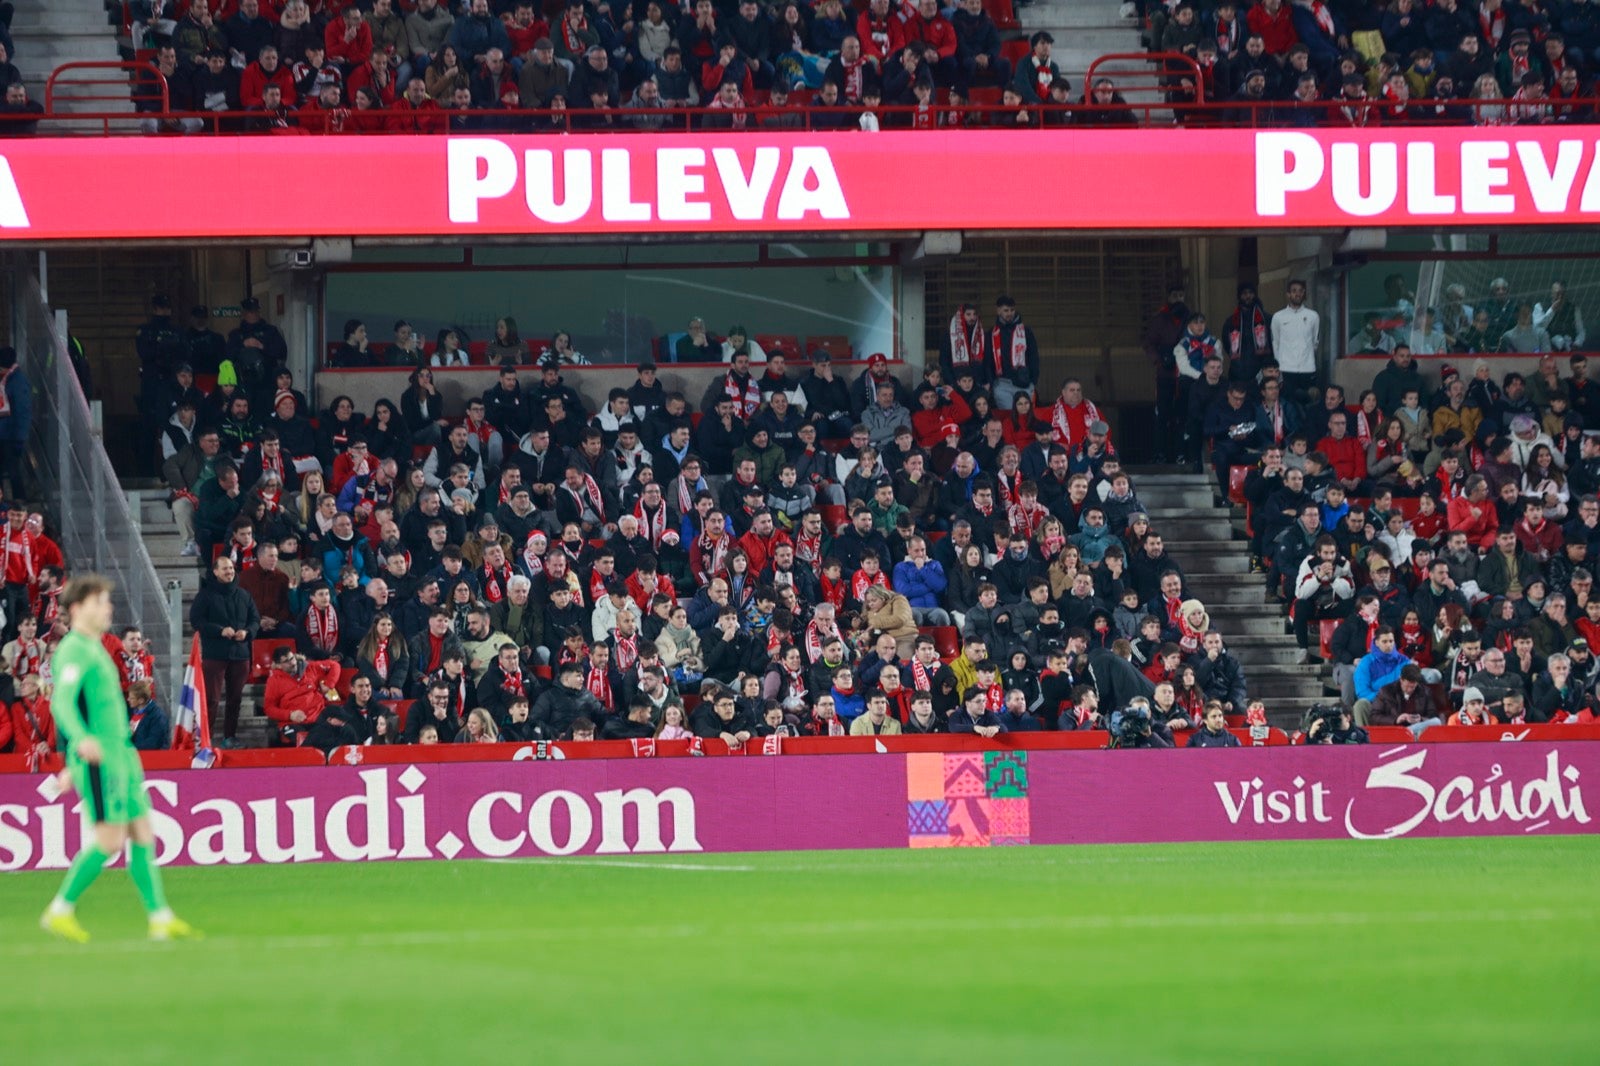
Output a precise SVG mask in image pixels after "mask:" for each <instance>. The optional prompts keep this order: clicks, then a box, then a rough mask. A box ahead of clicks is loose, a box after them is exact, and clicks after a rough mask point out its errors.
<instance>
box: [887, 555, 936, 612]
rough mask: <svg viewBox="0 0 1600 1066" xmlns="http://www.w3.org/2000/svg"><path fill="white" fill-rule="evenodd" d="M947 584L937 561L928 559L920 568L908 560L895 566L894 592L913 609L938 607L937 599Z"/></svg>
mask: <svg viewBox="0 0 1600 1066" xmlns="http://www.w3.org/2000/svg"><path fill="white" fill-rule="evenodd" d="M949 584H950V582H949V581H948V580H947V579H946V578H945V576H944V567H943V566H942V565H941V564H940V563H939V562H938V561H937V560H934V559H929V560H928V561H927V562H925V563H923V564H922V566H921V567H918V566H917V564H916V563H914V562H912V561H911V560H909V559H907V560H905V561H904V562H900V563H896V564H895V568H894V590H895V591H896V592H898V593H900V595H902V596H904V597H905V598H906V601H907V602H908V603H910V604H911V606H913V607H937V606H939V597H940V596H941V595H943V593H944V590H945V588H946V587H947V586H948V585H949Z"/></svg>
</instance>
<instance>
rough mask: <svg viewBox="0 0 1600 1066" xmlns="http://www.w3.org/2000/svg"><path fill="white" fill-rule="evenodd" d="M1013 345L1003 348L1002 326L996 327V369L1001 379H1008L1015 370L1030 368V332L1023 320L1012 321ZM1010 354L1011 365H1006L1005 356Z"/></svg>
mask: <svg viewBox="0 0 1600 1066" xmlns="http://www.w3.org/2000/svg"><path fill="white" fill-rule="evenodd" d="M1010 325H1011V327H1012V328H1011V344H1010V345H1009V347H1004V348H1003V347H1002V346H1001V342H1000V336H1001V332H1000V331H1001V330H1002V329H1003V328H1004V327H1002V326H999V325H996V326H995V327H994V349H993V351H994V367H995V370H996V371H997V372H998V373H999V374H1000V376H1001V377H1006V376H1007V375H1009V374H1010V373H1011V371H1013V370H1026V369H1027V367H1028V330H1027V327H1026V326H1024V325H1023V324H1022V320H1021V319H1012V320H1011V323H1010ZM1007 352H1009V353H1010V356H1011V365H1010V366H1006V365H1005V355H1006V353H1007Z"/></svg>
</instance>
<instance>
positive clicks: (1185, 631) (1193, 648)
mask: <svg viewBox="0 0 1600 1066" xmlns="http://www.w3.org/2000/svg"><path fill="white" fill-rule="evenodd" d="M1204 637H1205V631H1204V630H1200V629H1196V628H1194V627H1193V626H1191V625H1190V624H1189V619H1187V618H1185V617H1184V616H1183V615H1182V614H1180V615H1178V647H1179V648H1181V649H1183V654H1184V655H1185V656H1189V655H1193V654H1194V653H1195V652H1197V651H1199V650H1200V641H1201V639H1202V638H1204Z"/></svg>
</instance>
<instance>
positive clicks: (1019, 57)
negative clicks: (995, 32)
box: [974, 0, 1033, 103]
mask: <svg viewBox="0 0 1600 1066" xmlns="http://www.w3.org/2000/svg"><path fill="white" fill-rule="evenodd" d="M1000 2H1001V3H1004V4H1005V6H1006V7H1008V8H1009V7H1010V6H1011V0H1000ZM990 3H994V0H990ZM1011 21H1012V24H1013V26H1015V23H1016V21H1017V19H1016V16H1015V15H1013V16H1012V17H1011ZM995 24H996V25H999V24H1000V20H999V19H998V18H996V19H995ZM1000 28H1001V29H1006V27H1005V26H1000ZM1032 51H1033V49H1032V48H1030V47H1029V46H1028V39H1027V38H1026V37H1013V38H1012V39H1011V40H1009V41H1001V42H1000V54H1001V55H1003V56H1005V57H1006V59H1008V60H1010V61H1011V66H1012V69H1016V67H1017V65H1018V64H1020V63H1022V62H1023V61H1024V60H1026V59H1027V58H1028V53H1030V52H1032ZM974 103H976V101H974Z"/></svg>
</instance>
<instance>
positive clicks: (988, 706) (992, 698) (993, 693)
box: [983, 684, 1006, 714]
mask: <svg viewBox="0 0 1600 1066" xmlns="http://www.w3.org/2000/svg"><path fill="white" fill-rule="evenodd" d="M983 709H984V710H986V711H989V712H991V713H993V714H999V713H1000V712H1001V711H1003V710H1005V709H1006V689H1005V686H1004V685H1000V684H994V685H990V686H989V688H988V689H987V690H986V691H985V692H984V694H983Z"/></svg>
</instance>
